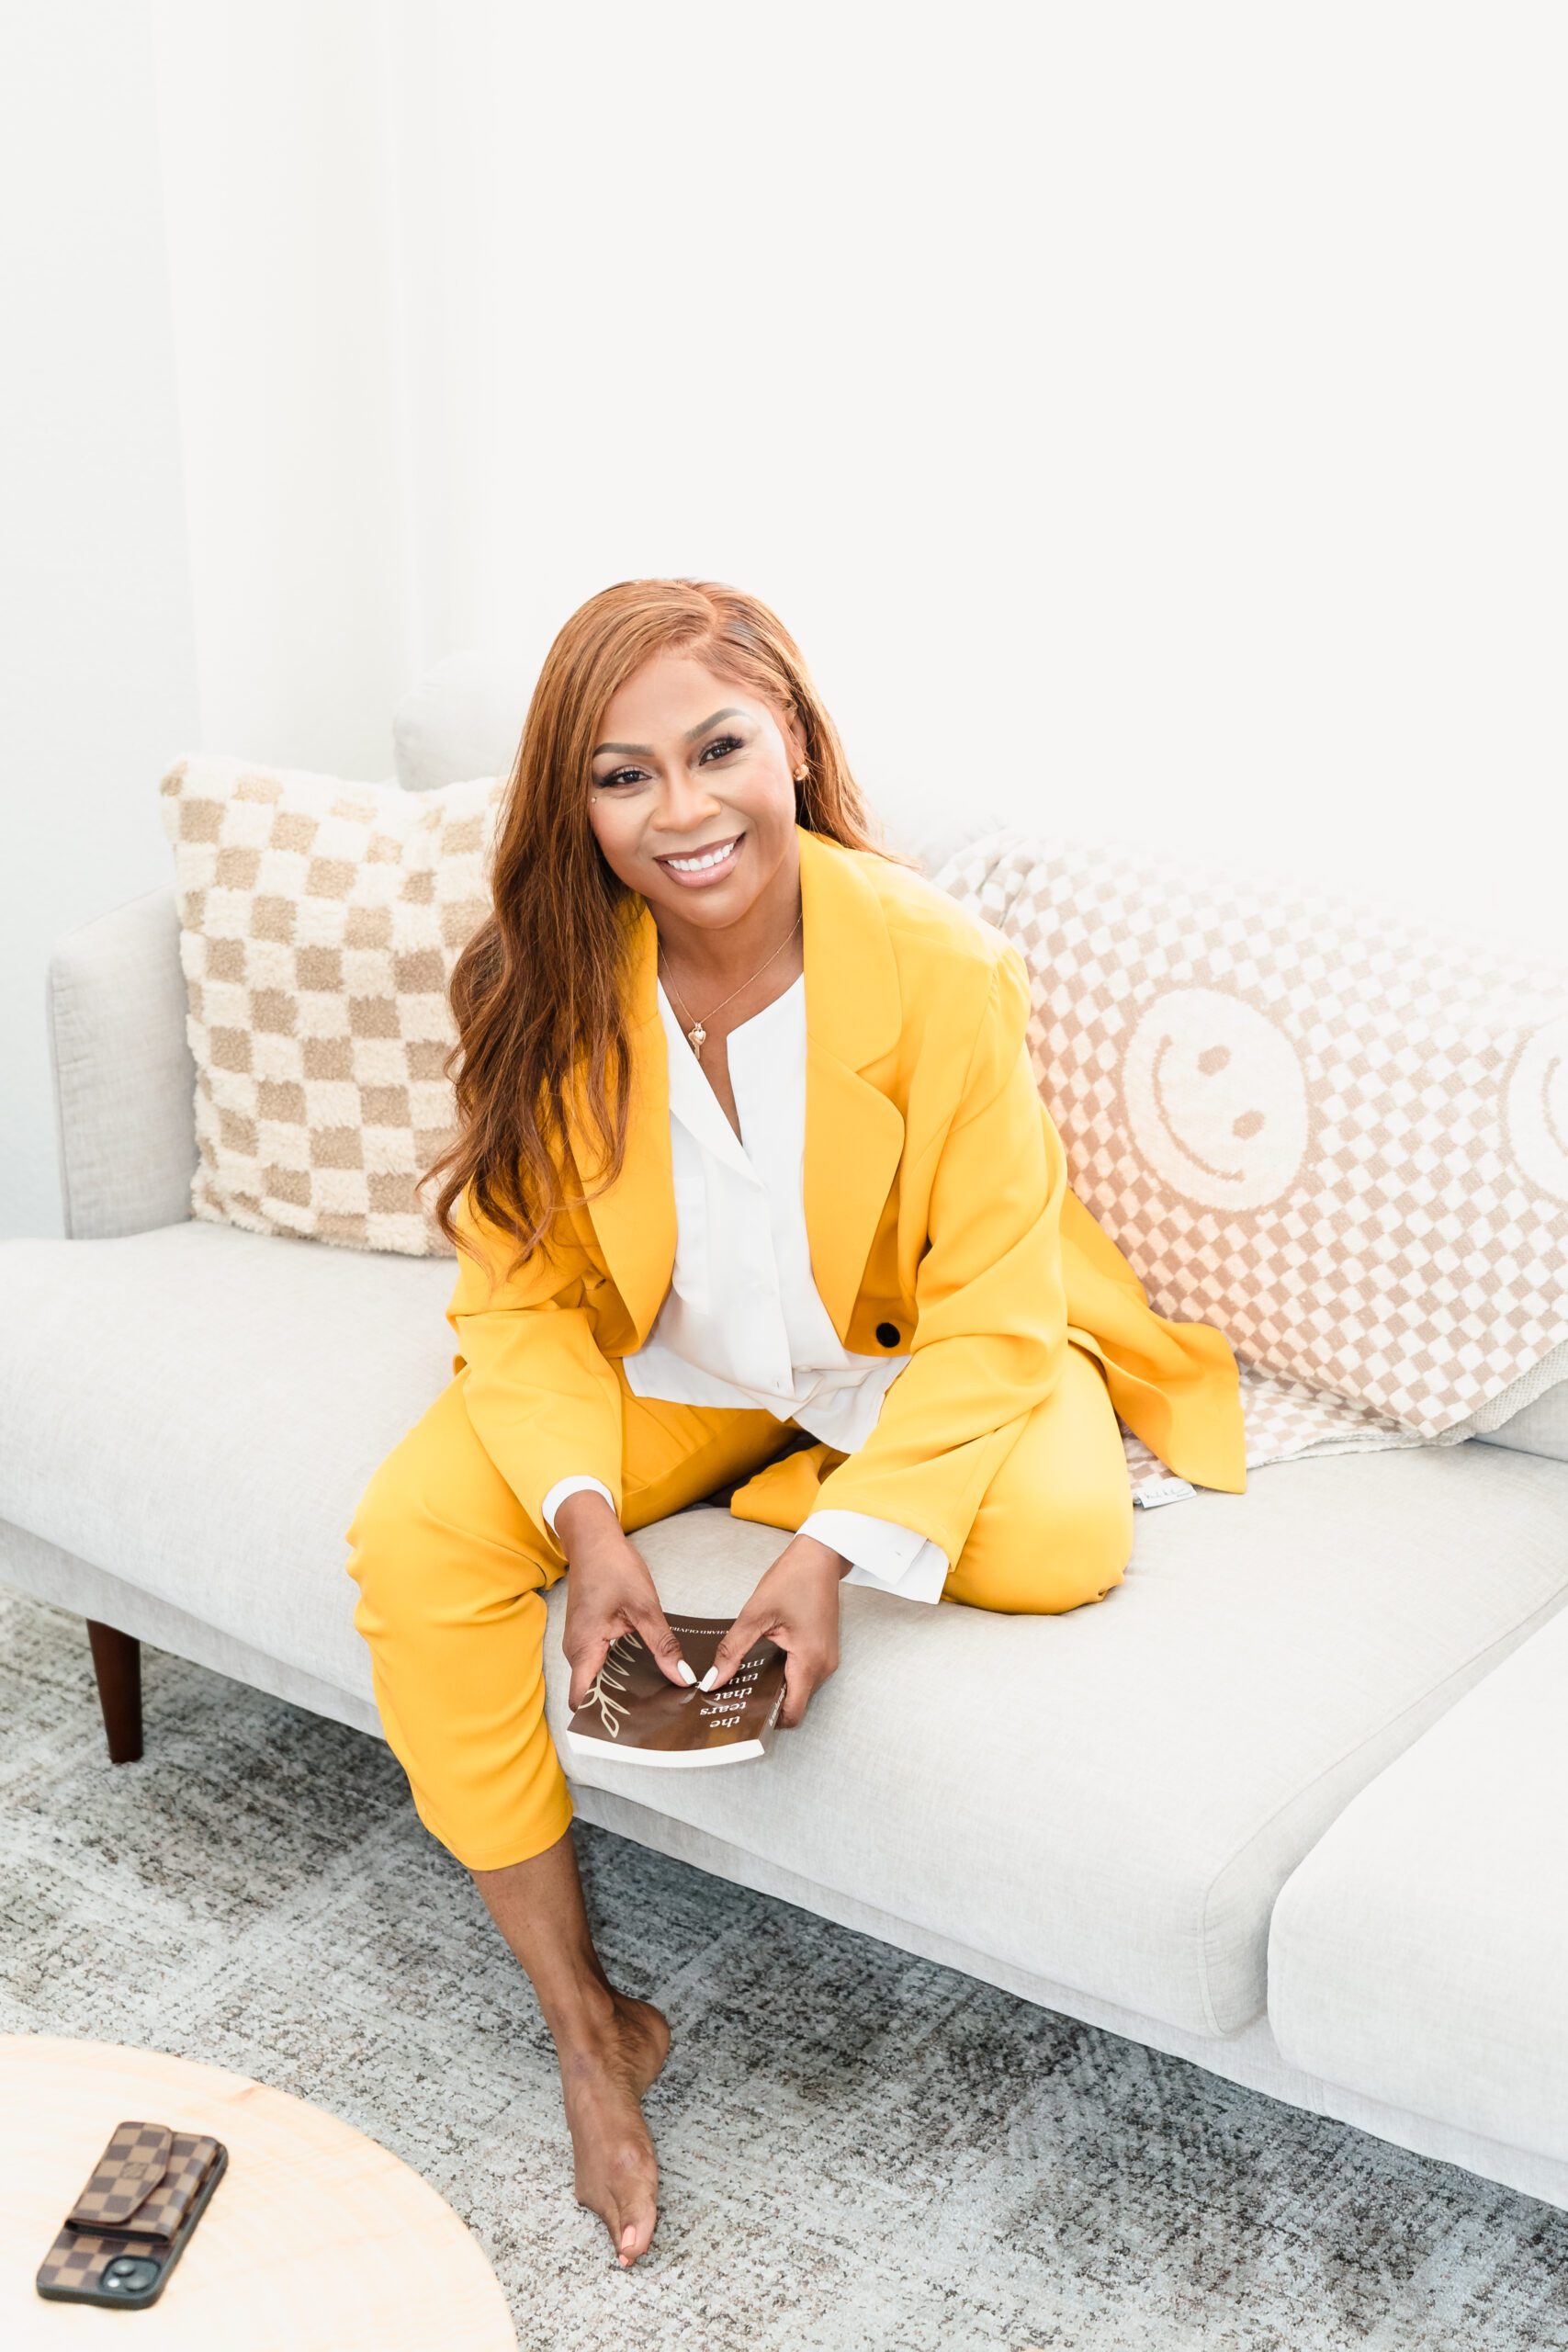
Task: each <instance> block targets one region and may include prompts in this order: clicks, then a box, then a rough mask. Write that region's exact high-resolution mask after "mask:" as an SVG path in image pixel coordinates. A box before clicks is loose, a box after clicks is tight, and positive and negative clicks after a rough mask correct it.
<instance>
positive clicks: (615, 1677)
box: [566, 1617, 785, 1764]
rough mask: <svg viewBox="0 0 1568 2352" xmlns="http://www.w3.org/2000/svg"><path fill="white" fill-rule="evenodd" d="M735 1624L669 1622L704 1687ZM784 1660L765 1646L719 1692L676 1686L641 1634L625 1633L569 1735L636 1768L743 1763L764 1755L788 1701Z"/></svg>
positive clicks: (576, 1712)
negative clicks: (719, 1651) (771, 1734)
mask: <svg viewBox="0 0 1568 2352" xmlns="http://www.w3.org/2000/svg"><path fill="white" fill-rule="evenodd" d="M669 1623H670V1630H671V1633H672V1634H674V1635H675V1638H676V1639H677V1641H678V1642H679V1643H680V1645H681V1648H682V1653H683V1654H684V1656H685V1657H686V1660H687V1662H688V1664H689V1665H690V1666H691V1668H692V1671H693V1672H694V1674H695V1676H696V1678H697V1681H698V1682H700V1681H701V1680H702V1679H703V1676H704V1675H705V1673H706V1672H707V1670H708V1668H709V1667H710V1666H711V1665H712V1664H713V1661H714V1655H715V1653H716V1650H717V1648H718V1645H719V1643H720V1642H721V1641H722V1640H723V1638H724V1636H725V1634H728V1631H729V1629H730V1627H731V1625H732V1624H733V1623H735V1620H734V1619H733V1617H671V1619H670V1621H669ZM784 1664H785V1658H784V1651H783V1650H782V1649H781V1648H780V1647H779V1645H778V1644H777V1642H770V1641H766V1640H763V1641H760V1642H755V1643H753V1644H752V1646H751V1648H750V1650H749V1651H748V1652H747V1654H746V1656H745V1657H743V1658H742V1659H741V1661H740V1664H739V1666H738V1667H737V1668H736V1669H735V1672H734V1673H733V1674H732V1675H731V1676H730V1678H729V1679H728V1682H727V1683H726V1684H725V1685H724V1687H723V1689H722V1690H719V1691H699V1690H698V1689H697V1687H696V1684H695V1683H693V1684H691V1685H689V1686H688V1685H686V1684H684V1683H674V1682H671V1680H670V1679H669V1678H668V1676H667V1675H665V1674H664V1673H663V1672H662V1671H661V1669H660V1667H659V1666H658V1665H657V1664H656V1663H655V1661H654V1657H653V1653H652V1651H651V1650H650V1649H649V1646H648V1645H647V1643H646V1642H645V1641H644V1640H643V1638H642V1635H641V1634H619V1635H618V1636H617V1637H616V1639H615V1641H614V1642H612V1643H611V1645H610V1647H609V1650H608V1651H607V1653H606V1654H605V1658H604V1665H603V1666H602V1667H601V1668H600V1669H599V1672H598V1674H597V1676H596V1677H595V1678H594V1679H593V1681H592V1683H591V1684H590V1686H589V1690H588V1695H587V1697H586V1698H585V1699H584V1701H583V1702H582V1704H581V1707H576V1708H574V1709H573V1710H572V1713H571V1715H570V1719H569V1721H568V1724H567V1728H566V1736H567V1741H568V1744H569V1746H570V1747H574V1748H577V1749H579V1750H581V1752H583V1753H584V1754H588V1755H593V1756H603V1755H604V1754H605V1753H606V1752H607V1751H613V1752H614V1753H615V1755H617V1756H623V1757H625V1758H626V1761H627V1762H628V1763H631V1764H739V1763H742V1762H744V1760H745V1759H746V1758H748V1757H752V1756H765V1755H766V1754H767V1753H768V1750H769V1747H771V1746H772V1741H771V1739H770V1738H769V1736H768V1735H769V1734H770V1733H771V1732H772V1730H773V1725H774V1724H775V1723H776V1722H777V1720H778V1713H779V1709H780V1708H781V1707H782V1706H783V1705H784Z"/></svg>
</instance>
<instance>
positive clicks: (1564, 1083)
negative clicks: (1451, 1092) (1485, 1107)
mask: <svg viewBox="0 0 1568 2352" xmlns="http://www.w3.org/2000/svg"><path fill="white" fill-rule="evenodd" d="M1504 1116H1505V1122H1506V1131H1507V1137H1508V1143H1509V1145H1510V1147H1511V1148H1512V1151H1513V1155H1514V1158H1515V1159H1516V1160H1517V1163H1518V1165H1519V1167H1520V1168H1522V1169H1523V1170H1524V1172H1525V1174H1526V1175H1527V1176H1528V1177H1529V1180H1530V1182H1531V1183H1532V1184H1539V1185H1540V1189H1541V1191H1542V1192H1543V1193H1551V1197H1552V1199H1553V1200H1558V1201H1568V1020H1562V1021H1549V1022H1548V1023H1547V1024H1546V1026H1545V1028H1544V1029H1538V1030H1537V1031H1536V1032H1535V1034H1534V1035H1533V1036H1531V1037H1529V1038H1527V1040H1526V1041H1525V1046H1524V1049H1523V1051H1522V1052H1521V1054H1520V1055H1519V1057H1518V1059H1517V1062H1516V1063H1515V1064H1514V1068H1513V1071H1512V1074H1511V1075H1510V1077H1509V1080H1508V1085H1507V1091H1506V1096H1505V1098H1504Z"/></svg>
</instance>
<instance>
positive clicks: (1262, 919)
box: [935, 831, 1568, 1466]
mask: <svg viewBox="0 0 1568 2352" xmlns="http://www.w3.org/2000/svg"><path fill="white" fill-rule="evenodd" d="M935 879H936V880H937V882H938V884H939V885H940V886H941V887H942V888H944V889H946V890H947V891H948V892H949V893H950V895H951V896H952V897H953V898H954V899H957V900H958V902H959V903H960V904H961V905H964V906H967V907H968V908H969V909H970V910H971V911H972V912H974V913H975V914H976V915H978V916H979V917H980V918H981V919H982V920H983V921H986V922H989V923H990V924H992V925H993V926H994V927H995V928H997V929H998V930H999V931H1000V932H1001V933H1003V934H1004V935H1005V936H1006V937H1007V938H1009V939H1010V940H1011V941H1013V942H1014V943H1015V944H1016V945H1017V946H1018V947H1019V948H1020V950H1021V953H1022V955H1023V956H1024V958H1025V961H1026V962H1027V963H1028V965H1029V967H1030V970H1031V974H1032V980H1033V985H1034V1015H1033V1019H1032V1023H1031V1029H1030V1048H1031V1052H1032V1058H1033V1062H1034V1068H1035V1072H1036V1075H1037V1076H1038V1078H1039V1080H1040V1087H1041V1091H1042V1093H1043V1096H1044V1099H1045V1101H1046V1103H1048V1105H1049V1107H1050V1110H1051V1114H1052V1116H1053V1118H1054V1119H1055V1123H1056V1125H1057V1128H1058V1129H1059V1131H1060V1133H1061V1136H1062V1140H1063V1146H1064V1148H1065V1149H1066V1155H1067V1166H1068V1178H1069V1182H1071V1184H1072V1187H1073V1190H1074V1191H1075V1193H1077V1196H1078V1198H1079V1200H1080V1201H1082V1203H1083V1204H1084V1206H1085V1207H1086V1208H1087V1209H1088V1210H1089V1213H1090V1214H1091V1216H1094V1217H1096V1218H1097V1219H1098V1221H1099V1222H1100V1225H1101V1226H1103V1227H1104V1228H1105V1230H1106V1232H1107V1233H1109V1234H1110V1235H1111V1238H1112V1239H1113V1240H1114V1241H1115V1242H1116V1243H1117V1245H1118V1246H1119V1248H1120V1249H1121V1250H1122V1251H1123V1253H1124V1254H1125V1256H1126V1257H1127V1259H1128V1261H1129V1262H1130V1263H1131V1265H1132V1267H1133V1270H1134V1272H1135V1273H1136V1274H1137V1276H1138V1278H1139V1280H1140V1281H1141V1282H1142V1283H1144V1284H1145V1288H1146V1290H1147V1292H1148V1295H1149V1298H1150V1301H1151V1303H1152V1304H1153V1306H1155V1307H1156V1311H1157V1312H1158V1313H1160V1314H1162V1315H1165V1316H1168V1317H1172V1318H1173V1319H1175V1320H1178V1321H1194V1322H1203V1323H1212V1324H1213V1325H1215V1326H1216V1327H1217V1328H1218V1329H1220V1330H1221V1331H1223V1332H1224V1335H1225V1337H1226V1339H1227V1340H1229V1341H1230V1343H1231V1346H1232V1348H1233V1350H1234V1351H1235V1355H1236V1358H1237V1361H1238V1363H1239V1365H1240V1369H1241V1377H1242V1397H1243V1405H1244V1408H1245V1411H1246V1416H1247V1463H1248V1465H1249V1466H1252V1465H1255V1464H1258V1463H1260V1462H1270V1461H1279V1460H1283V1459H1285V1458H1287V1457H1289V1456H1292V1455H1295V1454H1300V1453H1346V1452H1371V1451H1378V1450H1381V1449H1382V1448H1386V1447H1389V1446H1396V1445H1401V1444H1419V1443H1423V1442H1426V1443H1439V1444H1440V1443H1445V1442H1455V1441H1456V1440H1458V1439H1461V1438H1463V1437H1464V1436H1466V1435H1467V1434H1469V1433H1470V1431H1471V1430H1472V1428H1481V1429H1491V1428H1495V1426H1496V1421H1495V1416H1492V1417H1488V1416H1487V1415H1486V1408H1487V1407H1488V1406H1492V1405H1495V1402H1496V1401H1497V1400H1499V1399H1502V1398H1504V1397H1512V1400H1513V1401H1514V1402H1515V1403H1516V1404H1522V1403H1523V1402H1525V1401H1526V1400H1527V1399H1528V1398H1529V1397H1532V1396H1534V1395H1535V1394H1536V1393H1537V1392H1538V1389H1539V1388H1541V1387H1544V1386H1545V1385H1546V1384H1547V1383H1548V1382H1549V1381H1551V1380H1552V1379H1555V1378H1558V1377H1561V1364H1562V1351H1563V1349H1564V1348H1565V1347H1568V1273H1565V1271H1564V1270H1565V1267H1568V965H1560V964H1551V963H1547V962H1543V961H1537V960H1527V959H1526V958H1524V957H1520V956H1511V955H1509V954H1508V953H1507V952H1506V950H1505V949H1502V948H1497V949H1493V948H1492V947H1490V946H1489V945H1488V944H1487V943H1485V942H1484V941H1481V940H1472V939H1466V938H1464V937H1460V936H1450V935H1448V934H1447V933H1443V932H1440V931H1436V930H1428V929H1427V928H1425V927H1423V926H1421V925H1419V924H1417V923H1415V922H1407V921H1404V920H1403V919H1402V918H1400V917H1399V916H1398V915H1396V914H1395V913H1394V912H1393V911H1383V910H1377V909H1367V908H1359V907H1357V906H1354V905H1352V904H1349V903H1348V902H1346V901H1343V900H1340V899H1335V898H1332V897H1329V896H1327V895H1325V894H1324V893H1323V892H1320V891H1314V890H1307V889H1299V890H1298V889H1292V888H1289V887H1288V886H1284V885H1281V886H1280V887H1279V888H1269V887H1268V886H1267V885H1259V884H1256V883H1253V882H1251V881H1249V880H1247V879H1246V878H1244V877H1241V876H1235V875H1231V874H1227V873H1225V872H1224V871H1220V870H1215V869H1209V868H1205V867H1202V866H1200V865H1187V864H1185V863H1183V862H1181V861H1179V860H1176V859H1173V858H1169V857H1165V856H1161V857H1158V858H1155V857H1141V856H1139V855H1137V854H1134V853H1133V852H1130V851H1128V850H1125V849H1122V848H1118V847H1114V846H1111V845H1110V844H1100V843H1093V842H1081V841H1075V840H1067V839H1062V838H1056V837H1052V838H1049V839H1039V838H1035V837H1034V836H1032V835H1030V834H1028V833H1024V832H1021V831H1000V832H998V833H994V834H993V835H991V836H990V838H989V839H988V840H986V841H982V842H976V843H972V844H970V845H968V846H966V847H964V848H963V849H961V850H960V851H959V852H958V854H956V855H955V856H954V857H953V858H952V859H950V860H949V862H948V864H947V865H945V866H944V867H943V868H942V871H941V872H940V873H939V874H938V875H937V876H936V877H935ZM1134 1443H1135V1442H1130V1445H1129V1452H1130V1455H1131V1454H1132V1451H1133V1444H1134ZM1139 1453H1140V1454H1141V1449H1139ZM1134 1458H1136V1457H1134Z"/></svg>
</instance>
